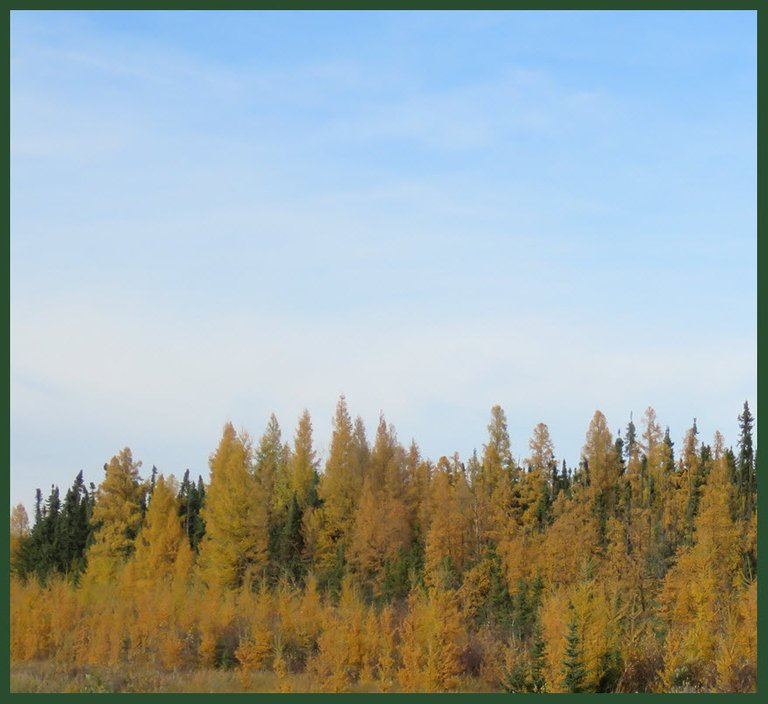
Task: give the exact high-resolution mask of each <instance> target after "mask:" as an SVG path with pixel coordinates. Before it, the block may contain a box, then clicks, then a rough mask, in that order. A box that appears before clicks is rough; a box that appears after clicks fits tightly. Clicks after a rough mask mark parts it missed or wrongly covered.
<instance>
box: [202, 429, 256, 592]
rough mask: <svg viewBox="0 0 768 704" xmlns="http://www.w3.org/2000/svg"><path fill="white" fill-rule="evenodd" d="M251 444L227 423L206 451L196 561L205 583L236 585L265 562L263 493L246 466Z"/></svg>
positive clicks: (249, 463) (248, 462)
mask: <svg viewBox="0 0 768 704" xmlns="http://www.w3.org/2000/svg"><path fill="white" fill-rule="evenodd" d="M252 452H253V450H252V445H251V441H250V438H249V437H248V436H247V435H245V434H238V433H237V432H235V428H234V426H233V425H232V424H231V423H227V424H226V425H225V426H224V432H223V434H222V438H221V441H220V443H219V447H218V449H217V450H216V452H215V453H214V454H213V455H212V456H211V459H210V467H211V481H210V486H209V487H208V491H207V492H206V503H205V506H204V507H203V511H202V517H203V520H204V521H205V528H206V532H205V536H204V537H203V540H202V543H201V546H200V563H201V567H202V572H203V576H204V579H205V580H206V581H207V582H208V584H209V585H218V586H220V587H225V588H237V587H240V586H241V585H242V584H243V581H244V580H245V578H246V576H247V575H248V573H253V574H255V575H256V576H259V575H260V574H261V573H262V572H263V571H264V569H265V568H266V563H267V535H268V534H267V531H268V524H267V506H266V503H267V497H266V496H265V493H264V489H263V486H262V485H261V484H260V482H259V481H257V479H256V477H255V476H254V475H253V472H252V471H251V457H252Z"/></svg>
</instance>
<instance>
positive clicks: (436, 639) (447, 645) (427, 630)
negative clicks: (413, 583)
mask: <svg viewBox="0 0 768 704" xmlns="http://www.w3.org/2000/svg"><path fill="white" fill-rule="evenodd" d="M401 634H402V644H401V647H400V656H401V659H402V666H401V668H400V670H399V672H398V680H399V682H400V686H401V688H402V689H403V690H404V691H406V692H444V691H450V690H453V689H455V688H456V687H457V686H458V683H459V679H460V676H461V672H462V663H461V654H462V652H463V651H464V649H465V647H466V643H467V634H466V630H465V625H464V619H463V616H462V613H461V610H460V608H459V599H458V596H457V594H456V592H453V591H450V590H445V589H441V588H436V589H430V590H429V593H428V594H417V593H416V592H412V593H411V595H410V597H409V600H408V613H407V615H406V617H405V620H404V621H403V626H402V631H401Z"/></svg>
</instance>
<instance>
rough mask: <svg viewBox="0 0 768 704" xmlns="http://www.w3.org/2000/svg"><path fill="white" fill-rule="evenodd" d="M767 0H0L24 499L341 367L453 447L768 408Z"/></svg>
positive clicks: (159, 448) (260, 410)
mask: <svg viewBox="0 0 768 704" xmlns="http://www.w3.org/2000/svg"><path fill="white" fill-rule="evenodd" d="M756 52H757V48H756V13H755V12H752V11H741V12H736V11H734V12H725V11H717V12H690V11H681V12H671V11H665V12H648V11H643V12H627V11H622V12H594V11H591V12H584V11H582V12H578V11H577V12H542V11H536V12H519V11H511V12H135V11H134V12H116V11H110V12H71V11H68V12H62V11H60V12H40V11H35V12H24V11H14V12H13V13H12V15H11V196H10V197H11V241H10V253H11V262H10V269H11V282H10V297H11V343H10V346H11V369H10V374H11V470H10V499H11V504H12V505H14V504H16V503H18V502H23V503H25V505H26V506H27V508H28V510H30V507H31V506H32V505H33V500H34V492H35V488H36V487H40V488H41V489H42V490H43V494H44V496H45V495H47V493H48V491H49V490H50V486H51V485H52V484H57V485H59V486H60V487H61V488H62V491H64V490H65V488H66V487H68V486H70V485H71V484H72V481H73V479H74V477H75V475H76V474H77V472H78V471H80V470H83V471H84V474H85V478H86V481H93V482H95V483H96V484H98V483H99V482H100V481H101V480H102V478H103V465H104V463H105V462H107V461H109V459H110V458H111V457H112V456H113V455H115V454H116V453H117V452H118V451H119V450H120V449H121V448H123V447H126V446H128V447H130V448H131V449H132V451H133V454H134V457H135V458H137V459H140V460H141V461H143V463H144V466H143V468H142V475H143V476H147V475H148V473H149V471H150V470H151V467H152V465H156V466H157V468H158V470H159V471H161V472H163V473H165V474H170V473H173V474H175V475H176V476H177V477H178V476H180V475H181V474H183V472H184V470H185V469H187V468H188V469H190V471H191V473H192V475H193V476H197V475H198V474H201V475H203V476H204V477H205V476H207V471H208V458H209V455H210V454H211V453H212V452H214V451H215V449H216V446H217V444H218V441H219V438H220V437H221V431H222V427H223V425H224V423H226V422H227V421H231V422H233V423H234V424H235V426H236V427H237V428H239V429H244V430H246V431H248V432H249V433H250V434H251V436H253V437H254V438H255V439H258V438H259V436H260V435H261V434H262V433H263V432H264V429H265V428H266V425H267V422H268V420H269V416H270V414H271V413H275V414H276V416H277V418H278V421H279V422H280V425H281V428H282V431H283V438H284V439H285V440H291V439H292V437H293V434H294V430H295V427H296V423H297V420H298V417H299V415H300V414H301V412H302V410H303V409H304V408H307V409H308V410H309V411H310V413H311V415H312V419H313V426H314V435H315V444H316V448H317V450H318V453H319V455H320V457H321V458H322V457H325V456H327V450H328V446H329V443H330V438H331V432H332V418H333V415H334V410H335V406H336V402H337V400H338V398H339V395H340V394H342V393H343V394H345V395H346V398H347V402H348V405H349V409H350V412H351V414H352V415H353V416H356V415H358V414H359V415H360V416H361V417H362V418H363V420H364V422H365V424H366V428H367V429H368V434H369V437H370V438H371V440H372V439H373V436H374V434H375V429H376V425H377V423H378V419H379V414H380V413H381V412H383V413H384V415H385V417H386V419H387V421H388V422H391V423H393V424H394V426H395V428H396V430H397V435H398V438H399V439H400V441H401V442H403V443H404V444H408V443H410V441H411V439H412V438H413V439H415V440H416V441H417V443H418V444H419V446H420V448H421V451H422V454H423V455H425V456H427V457H429V458H431V459H433V460H437V459H438V458H439V456H440V455H450V454H452V453H453V452H459V453H460V454H461V456H462V457H464V458H466V457H467V456H468V455H470V454H471V453H472V451H473V450H474V449H477V450H478V452H482V446H483V443H484V442H486V440H487V429H486V426H487V424H488V422H489V419H490V409H491V407H492V406H493V405H495V404H499V405H501V406H502V407H503V408H504V410H505V412H506V415H507V419H508V424H509V432H510V438H511V442H512V450H513V453H514V454H515V456H516V457H517V458H518V459H523V458H525V457H526V456H527V454H528V440H529V438H530V436H531V434H532V430H533V428H534V426H535V425H536V424H537V423H539V422H545V423H547V424H548V426H549V428H550V432H551V434H552V438H553V441H554V444H555V451H556V454H557V456H558V458H559V459H565V460H566V461H567V463H568V464H569V465H574V464H575V463H577V462H578V460H579V455H580V452H581V447H582V445H583V442H584V436H585V433H586V430H587V427H588V425H589V421H590V419H591V417H592V415H593V413H594V412H595V410H597V409H600V410H602V411H603V413H605V415H606V416H607V418H608V422H609V425H610V426H611V428H612V429H613V432H614V433H615V432H617V431H619V430H622V431H623V429H624V428H625V427H626V425H627V422H628V420H629V417H630V413H632V414H633V416H634V419H635V422H636V424H637V425H638V426H640V419H641V418H642V415H643V413H644V411H645V409H646V407H648V406H653V407H654V408H655V410H656V412H657V415H658V418H659V421H660V422H661V424H662V425H663V426H669V428H670V435H671V437H672V439H673V440H674V441H675V442H676V444H677V447H680V445H681V444H682V437H683V435H684V433H685V431H686V430H687V428H689V427H690V426H691V424H692V422H693V418H694V417H695V418H696V419H697V424H698V428H699V431H700V436H701V438H702V439H703V440H704V441H705V442H710V441H711V438H712V436H713V434H714V432H715V430H716V429H719V430H720V431H721V432H722V433H723V434H724V436H725V439H726V443H727V444H731V445H734V446H735V444H736V441H737V438H738V423H737V416H738V414H739V413H740V412H741V409H742V406H743V404H744V401H745V400H748V401H749V403H750V407H751V408H752V409H753V411H755V410H756V401H757V398H756V384H757V338H756V327H757V325H756V315H757V306H756V298H757V288H756V287H757V263H756V248H757V235H756Z"/></svg>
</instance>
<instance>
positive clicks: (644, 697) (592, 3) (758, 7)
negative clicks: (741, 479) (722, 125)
mask: <svg viewBox="0 0 768 704" xmlns="http://www.w3.org/2000/svg"><path fill="white" fill-rule="evenodd" d="M2 9H3V12H2V35H3V37H4V41H5V47H4V50H3V53H2V59H1V61H2V79H1V82H2V83H3V84H4V88H5V90H4V110H3V111H2V129H3V131H4V132H5V134H6V135H8V138H7V141H6V142H5V144H6V148H5V150H3V151H4V153H5V158H4V163H5V178H6V179H7V182H6V188H5V191H4V198H3V214H4V218H5V222H6V223H8V230H7V240H6V244H5V247H4V250H3V252H4V254H5V256H6V257H7V263H6V265H5V267H4V269H3V275H4V276H6V277H7V280H6V283H5V285H4V287H3V289H2V291H3V298H4V300H3V301H2V309H1V311H0V315H2V318H3V325H4V327H3V329H4V330H5V331H6V332H7V341H6V343H5V344H3V345H2V349H1V351H0V354H2V358H3V362H4V365H5V368H6V370H7V373H6V375H5V376H4V378H3V392H4V396H5V398H7V399H8V406H7V409H8V410H7V412H6V415H5V433H4V434H3V435H4V439H5V442H6V450H5V452H4V454H3V456H4V458H5V459H6V462H7V466H8V468H9V469H8V475H9V476H8V479H7V480H6V482H4V483H0V486H1V487H2V488H1V489H0V501H1V502H2V504H3V505H7V504H5V501H8V500H9V495H10V487H9V481H10V280H11V271H10V170H11V157H10V14H11V12H12V11H13V10H212V9H215V10H250V9H252V10H438V9H442V10H461V9H465V10H469V9H472V10H752V11H757V76H758V86H757V88H758V92H757V98H758V101H757V103H758V115H757V136H758V140H757V156H758V168H757V186H758V187H757V198H758V210H757V246H756V248H757V267H758V279H757V298H758V300H757V321H756V324H757V339H758V357H757V360H758V375H757V405H758V408H757V412H756V414H755V415H756V417H757V437H758V439H759V426H760V422H759V421H760V409H761V408H762V401H763V400H764V399H766V398H768V395H766V380H765V379H766V377H765V375H764V374H762V373H761V369H762V366H763V365H762V362H763V357H764V355H763V354H762V352H763V351H764V350H765V342H764V341H765V336H766V329H767V328H768V316H767V315H766V314H765V311H766V306H765V302H766V294H767V293H768V274H765V272H766V266H765V264H766V252H768V247H767V246H766V241H765V240H766V237H768V234H766V229H767V226H768V215H767V214H766V213H767V212H768V211H766V208H765V207H764V206H763V207H761V206H762V203H761V196H762V195H763V190H764V184H766V183H768V151H767V150H768V146H767V145H768V136H766V126H767V123H768V118H766V112H765V110H763V109H761V108H763V105H764V103H765V100H766V97H767V96H768V0H752V1H749V0H731V2H729V1H728V0H677V1H675V0H667V1H666V2H665V1H664V0H625V1H624V2H621V1H620V0H539V1H538V2H536V1H535V0H506V2H505V1H504V0H501V1H499V0H496V1H495V2H493V1H490V2H489V1H488V0H481V1H480V2H477V3H468V2H466V0H464V1H463V2H458V1H457V0H357V1H355V0H316V1H315V2H311V1H308V0H288V2H277V1H276V0H266V1H265V0H262V1H261V2H258V1H257V2H253V1H248V0H225V2H222V3H217V2H215V0H159V1H156V2H149V1H148V0H70V1H67V0H60V1H59V2H55V1H52V0H47V1H46V0H42V1H41V0H37V1H35V0H16V1H15V2H14V1H13V0H10V1H9V0H2ZM761 273H764V274H765V276H764V277H762V278H761V276H760V274H761ZM761 314H762V317H761ZM715 332H716V330H715ZM41 440H42V441H44V434H41ZM766 457H768V454H766V453H763V452H760V443H759V441H758V444H757V461H758V467H759V466H760V459H761V458H762V459H763V461H764V462H765V461H766V460H765V458H766ZM763 471H764V472H765V471H768V469H764V470H763ZM766 490H768V482H766V480H765V478H764V477H763V476H762V475H761V474H760V470H759V469H758V514H759V516H765V515H767V514H766V504H768V496H766V495H765V494H764V491H766ZM765 532H766V531H765V530H764V529H763V528H762V522H761V521H760V520H758V553H759V554H760V555H762V554H763V549H764V548H765V545H766V537H765ZM0 561H2V568H1V569H0V571H2V574H3V581H2V584H1V585H0V593H2V606H0V662H2V661H4V662H5V663H6V665H5V667H4V668H2V669H1V670H0V672H1V673H3V677H2V678H0V700H2V699H5V696H8V697H9V698H12V699H13V700H14V701H18V702H23V701H35V700H38V699H39V698H41V697H42V698H46V699H47V698H49V697H55V698H56V699H57V700H59V701H69V702H79V701H81V699H82V697H83V696H84V695H82V694H10V654H9V642H8V640H9V639H8V637H7V634H8V633H9V615H10V596H9V586H8V585H9V580H8V576H9V575H8V564H9V535H8V532H7V528H6V529H5V530H4V531H3V538H2V539H1V540H0ZM758 564H762V563H761V562H759V563H758ZM763 571H764V570H763ZM759 572H760V569H758V574H759ZM766 599H768V591H766V587H765V584H764V582H763V581H762V580H761V581H760V582H759V583H758V614H759V616H758V656H757V657H758V692H757V693H755V694H712V695H707V694H704V695H702V694H674V695H673V694H603V695H595V694H571V695H558V694H544V695H530V696H534V698H535V701H539V700H540V699H541V698H542V697H543V698H544V699H549V700H550V701H551V700H552V698H555V699H557V698H558V697H559V696H567V697H568V698H567V701H574V702H583V701H587V700H593V699H594V698H595V697H596V696H599V697H609V698H613V699H616V698H621V699H631V701H633V702H635V701H641V702H642V701H658V699H659V698H660V697H674V699H675V701H676V702H684V701H685V702H688V701H690V702H693V701H696V702H701V701H702V697H708V696H712V697H716V698H717V701H718V702H720V701H725V702H727V701H730V700H732V699H733V700H736V701H754V700H756V698H757V697H759V696H760V694H761V693H765V692H766V691H768V685H765V683H764V677H766V676H768V675H767V674H766V673H768V652H766V647H764V646H765V643H766V642H768V641H767V639H766V625H765V619H766V612H767V611H768V607H767V606H766ZM512 696H524V695H509V694H389V695H385V694H343V695H338V694H271V693H269V694H234V693H233V694H217V695H216V698H217V699H218V698H219V697H224V698H225V699H226V700H227V701H233V700H237V701H246V700H259V701H266V700H274V699H277V700H279V701H281V702H283V701H284V702H288V703H290V702H305V701H306V702H317V701H321V702H331V701H338V700H339V699H341V700H342V701H343V702H364V701H369V700H371V699H376V698H380V697H390V698H393V699H396V700H397V701H398V702H420V701H423V700H429V701H437V700H439V699H443V700H444V701H447V700H449V699H450V701H453V702H470V701H471V702H474V701H477V700H480V701H481V702H501V701H503V700H506V699H508V698H509V697H512ZM103 697H106V698H107V699H109V700H112V699H120V700H121V701H124V700H125V699H126V698H128V699H133V698H134V697H138V698H144V699H146V698H147V697H155V698H157V699H158V700H161V701H177V702H182V701H184V702H190V701H194V702H197V701H204V700H205V699H206V698H208V699H210V698H211V697H210V695H206V694H157V693H155V694H153V693H148V694H105V695H100V698H103ZM564 701H565V700H564Z"/></svg>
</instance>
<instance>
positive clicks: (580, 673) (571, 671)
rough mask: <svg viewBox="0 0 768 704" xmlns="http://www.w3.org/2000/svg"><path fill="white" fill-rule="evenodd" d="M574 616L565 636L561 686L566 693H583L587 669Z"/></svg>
mask: <svg viewBox="0 0 768 704" xmlns="http://www.w3.org/2000/svg"><path fill="white" fill-rule="evenodd" d="M578 631H579V627H578V624H577V622H576V618H575V616H574V617H572V618H571V621H570V623H569V624H568V633H567V635H566V636H565V640H566V643H567V645H566V648H565V659H564V660H563V684H564V685H565V688H566V691H568V692H574V693H576V692H583V691H585V690H584V686H585V682H586V679H587V668H586V667H585V666H584V660H583V655H582V652H581V638H580V637H579V632H578Z"/></svg>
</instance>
